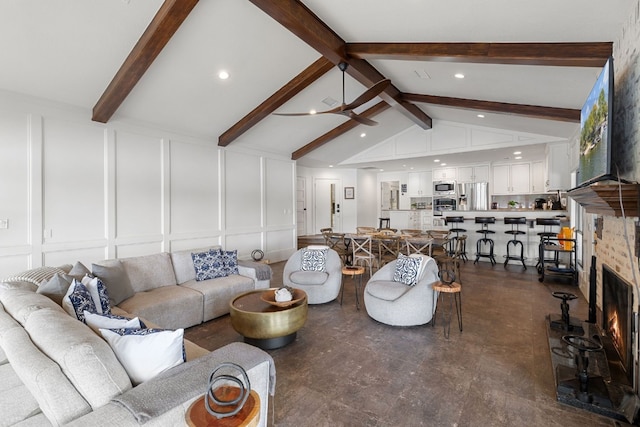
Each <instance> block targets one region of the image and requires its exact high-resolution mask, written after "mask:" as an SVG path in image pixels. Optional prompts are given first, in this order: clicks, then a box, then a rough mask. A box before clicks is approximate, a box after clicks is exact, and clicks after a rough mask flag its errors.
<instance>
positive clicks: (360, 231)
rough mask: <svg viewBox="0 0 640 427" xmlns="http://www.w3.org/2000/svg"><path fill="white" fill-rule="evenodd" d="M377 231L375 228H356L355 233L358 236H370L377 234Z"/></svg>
mask: <svg viewBox="0 0 640 427" xmlns="http://www.w3.org/2000/svg"><path fill="white" fill-rule="evenodd" d="M377 231H378V229H377V228H375V227H364V226H362V227H356V233H358V234H372V233H375V232H377Z"/></svg>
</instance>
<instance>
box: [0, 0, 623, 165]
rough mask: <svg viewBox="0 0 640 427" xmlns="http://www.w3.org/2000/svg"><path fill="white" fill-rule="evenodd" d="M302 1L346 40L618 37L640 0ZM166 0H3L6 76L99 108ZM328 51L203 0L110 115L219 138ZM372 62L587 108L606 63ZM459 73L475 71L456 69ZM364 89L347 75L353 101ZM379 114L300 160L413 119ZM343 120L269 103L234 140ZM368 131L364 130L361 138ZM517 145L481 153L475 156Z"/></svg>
mask: <svg viewBox="0 0 640 427" xmlns="http://www.w3.org/2000/svg"><path fill="white" fill-rule="evenodd" d="M303 2H304V4H305V5H306V6H307V7H308V8H309V9H311V10H312V11H313V12H314V13H315V14H316V15H317V16H318V17H319V18H320V19H321V20H323V21H324V22H325V23H326V24H327V25H328V26H329V27H330V28H332V29H333V30H334V31H335V32H336V33H337V34H338V35H339V36H340V37H341V38H342V39H344V40H345V41H347V42H385V41H386V42H406V41H415V42H487V41H495V42H500V41H502V42H562V41H566V42H584V41H596V42H603V41H604V42H607V41H615V40H617V39H618V37H619V35H620V34H619V33H620V31H621V27H622V24H623V23H624V22H625V21H626V20H627V19H628V15H629V13H630V11H631V7H632V5H633V4H634V2H632V1H630V0H609V1H606V2H604V1H601V0H563V1H557V0H538V1H535V2H521V1H513V0H484V1H482V2H479V1H477V0H475V1H474V0H462V1H458V2H444V1H437V0H395V1H388V0H349V1H345V0H303ZM161 4H162V1H161V0H92V1H86V0H48V1H44V0H2V1H1V2H0V52H2V66H1V67H0V89H2V90H6V91H11V92H18V93H23V94H27V95H32V96H36V97H40V98H45V99H49V100H53V101H57V102H62V103H65V104H71V105H74V106H79V107H82V108H85V109H87V110H90V109H91V108H93V106H94V105H95V103H96V102H97V100H98V99H99V98H100V95H101V94H102V92H103V91H104V90H105V88H106V87H107V85H108V84H109V82H110V81H111V79H112V77H113V76H114V75H115V73H116V71H117V70H118V68H119V67H120V65H121V64H122V62H123V61H124V59H125V58H126V57H127V55H128V54H129V52H130V51H131V49H132V47H133V46H134V45H135V43H136V42H137V40H138V38H139V37H140V35H141V34H142V33H143V32H144V30H145V28H146V27H147V25H148V24H149V22H150V21H151V19H152V18H153V16H154V15H155V13H156V11H157V10H158V8H159V7H160V6H161ZM319 56H320V55H319V54H318V53H317V52H316V51H315V50H314V49H312V48H310V47H309V46H307V45H306V44H305V43H304V42H302V41H301V40H300V39H298V38H297V37H296V36H295V35H293V34H292V33H290V32H289V31H288V30H286V29H285V28H283V27H282V26H281V25H280V24H279V23H277V22H276V21H274V20H273V19H272V18H270V17H269V16H267V15H266V14H265V13H264V12H262V11H261V10H260V9H258V8H257V7H256V6H254V5H253V4H251V3H250V2H249V1H242V0H202V1H200V2H199V3H198V4H197V5H196V7H195V9H194V10H193V11H192V12H191V14H190V15H189V17H188V18H187V19H186V21H185V22H184V23H183V24H182V26H181V27H180V29H179V30H178V31H177V33H176V34H175V35H174V36H173V38H172V39H171V41H170V42H169V43H168V45H167V46H166V47H165V49H164V50H163V51H162V52H161V54H160V55H159V56H158V58H157V59H156V61H155V62H154V63H153V64H152V66H151V67H150V68H149V70H148V71H147V72H146V74H145V75H144V77H143V78H142V79H141V81H140V82H139V83H138V85H137V86H136V87H135V88H134V90H133V91H132V92H131V94H130V95H129V96H128V97H127V99H126V100H125V101H124V103H123V104H122V105H121V106H120V108H119V109H118V111H117V112H116V114H115V115H114V116H113V118H112V119H111V120H128V121H134V122H139V123H149V124H152V125H154V126H156V127H160V128H164V129H167V130H172V131H177V132H181V133H185V134H188V135H194V136H198V137H204V138H206V139H209V140H211V143H212V144H217V141H218V137H219V136H220V135H221V134H222V133H223V132H224V131H226V130H227V129H228V128H229V127H231V126H232V125H233V124H235V123H236V122H237V121H238V120H240V119H241V118H242V117H244V116H245V115H246V114H247V113H249V112H250V111H251V110H252V109H253V108H255V107H256V106H258V105H259V104H260V103H261V102H262V101H264V100H265V99H266V98H268V97H269V96H270V95H272V94H273V93H274V92H275V91H277V90H278V89H279V88H280V87H282V86H283V85H284V84H286V83H287V82H288V81H289V80H291V79H292V78H293V77H295V76H296V75H297V74H299V73H300V72H301V71H302V70H303V69H305V68H306V67H307V66H309V65H310V64H311V63H312V62H313V61H315V60H316V59H318V58H319ZM369 62H370V63H371V64H372V65H373V66H374V67H376V68H377V69H378V70H379V71H380V72H381V73H382V74H383V75H384V76H385V77H387V78H390V79H391V81H392V83H393V84H394V85H395V86H396V87H397V88H398V89H399V90H400V91H402V92H408V93H417V94H427V95H440V96H448V97H456V98H469V99H479V100H487V101H500V102H509V103H520V104H530V105H540V106H549V107H560V108H573V109H580V108H581V107H582V103H583V101H584V99H585V98H586V96H587V94H588V92H589V90H590V88H591V86H592V84H593V83H594V81H595V79H596V77H597V74H598V72H599V69H595V68H571V67H541V66H522V65H486V64H467V63H465V64H461V63H448V62H426V61H392V60H370V61H369ZM221 69H226V70H228V71H229V72H230V74H231V77H230V78H229V79H228V80H226V81H221V80H219V79H218V78H217V77H216V74H217V72H218V71H219V70H221ZM416 70H419V71H420V70H424V71H426V72H427V73H428V74H429V76H430V79H421V78H419V77H418V76H417V75H416V74H415V71H416ZM457 72H462V73H464V74H465V76H466V77H465V78H464V79H462V80H459V79H455V78H453V74H455V73H457ZM341 81H342V80H341V74H340V71H339V70H338V69H337V68H336V69H334V70H332V71H330V72H328V73H327V74H325V75H324V76H323V77H321V78H320V79H318V80H317V81H316V82H315V83H314V84H312V85H311V86H309V87H308V88H307V89H305V90H304V91H302V92H301V93H300V94H299V95H297V96H296V97H294V98H293V99H292V100H290V101H289V102H288V103H286V104H285V105H284V106H283V107H281V108H280V109H279V110H278V111H280V112H302V111H308V110H309V109H311V108H315V109H317V110H323V109H327V108H328V107H327V106H326V105H324V104H323V103H322V100H323V99H325V98H326V97H327V96H329V97H332V98H334V99H336V100H339V101H340V100H341V99H342V91H341V84H342V83H341ZM365 89H366V88H365V87H364V86H362V85H361V84H360V83H358V82H357V81H356V80H354V79H353V78H351V77H349V76H347V78H346V99H347V102H348V101H349V100H352V99H354V98H355V97H356V96H358V95H359V94H360V93H361V92H363V91H364V90H365ZM416 105H418V106H419V108H421V109H422V110H423V111H424V112H426V113H427V114H429V115H430V116H431V117H432V118H434V119H438V120H445V121H450V122H460V123H469V124H472V125H479V126H487V127H494V128H503V129H509V130H513V131H518V132H531V133H536V134H542V135H550V136H554V137H557V138H569V137H571V136H572V135H573V134H574V132H575V131H576V128H577V124H572V123H563V122H555V121H548V120H540V119H528V118H524V117H518V116H512V115H503V114H492V113H485V116H486V117H485V118H484V119H479V118H478V117H476V114H477V113H478V112H476V111H468V110H461V109H454V108H446V107H439V106H433V105H428V104H416ZM359 111H360V110H359ZM375 120H376V121H378V122H379V123H380V125H379V126H376V127H365V126H358V127H357V128H356V129H354V130H351V131H349V132H347V133H345V134H344V135H342V136H341V137H338V138H336V139H335V140H333V141H331V142H330V143H329V144H327V145H325V146H323V147H322V148H320V149H318V150H315V151H313V152H311V153H310V154H308V155H306V156H304V157H303V158H302V159H300V160H298V163H299V164H301V165H307V166H327V165H329V164H338V163H340V161H342V160H344V159H346V158H349V157H351V156H353V155H354V154H356V153H358V152H360V151H362V150H365V149H367V148H369V147H371V146H373V145H375V144H377V143H379V142H381V141H384V140H385V139H387V138H390V137H392V136H393V135H396V134H398V133H399V132H402V131H403V130H405V129H407V128H409V127H411V126H413V125H414V124H413V122H411V121H410V120H409V119H408V118H406V117H405V116H404V115H402V114H401V113H399V112H397V111H395V110H394V109H389V110H387V111H385V112H383V113H381V114H379V115H377V116H376V117H375ZM344 121H345V118H344V117H341V116H336V115H322V116H312V117H278V116H270V117H268V118H266V119H265V120H263V121H262V122H260V123H259V124H258V125H256V126H254V127H253V128H252V129H250V130H249V131H248V132H246V133H245V134H243V135H242V136H241V137H240V138H238V139H237V140H236V141H234V142H232V146H241V147H246V148H252V149H260V150H263V151H269V152H273V153H277V154H282V155H285V156H287V157H290V155H291V153H292V152H293V151H295V150H296V149H299V148H301V147H302V146H304V145H306V144H307V143H309V142H311V141H312V140H314V139H315V138H317V137H319V136H321V135H323V134H324V133H326V132H328V131H329V130H331V129H333V128H334V127H336V126H338V125H340V124H341V123H343V122H344ZM362 131H365V132H366V133H367V136H366V138H360V136H359V135H360V133H361V132H362ZM506 155H508V153H507V152H501V153H493V152H490V153H482V154H480V155H478V154H477V153H476V155H473V156H471V157H470V159H472V160H473V161H480V160H479V159H480V158H481V156H490V157H491V156H492V158H493V159H496V158H497V159H500V158H503V157H504V156H506ZM459 156H462V155H459ZM462 159H465V158H463V157H458V161H462ZM424 161H428V160H424ZM396 163H399V162H396ZM360 166H366V165H360ZM375 166H377V167H384V165H382V164H380V163H378V164H376V165H375ZM390 167H398V168H401V167H402V163H399V164H391V163H389V164H388V168H390ZM388 168H387V169H388Z"/></svg>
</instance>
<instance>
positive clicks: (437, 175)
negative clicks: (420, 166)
mask: <svg viewBox="0 0 640 427" xmlns="http://www.w3.org/2000/svg"><path fill="white" fill-rule="evenodd" d="M456 172H457V171H456V168H438V169H434V170H433V180H434V181H451V180H455V179H456Z"/></svg>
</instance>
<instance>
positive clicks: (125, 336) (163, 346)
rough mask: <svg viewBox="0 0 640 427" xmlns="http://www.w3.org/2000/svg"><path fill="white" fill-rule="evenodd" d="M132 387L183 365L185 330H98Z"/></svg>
mask: <svg viewBox="0 0 640 427" xmlns="http://www.w3.org/2000/svg"><path fill="white" fill-rule="evenodd" d="M100 333H102V336H103V337H104V339H105V340H107V342H108V343H109V345H110V346H111V348H112V349H113V352H114V353H115V354H116V357H117V358H118V360H119V361H120V363H121V364H122V366H123V367H124V369H125V370H126V371H127V374H128V375H129V378H130V379H131V382H132V383H133V384H134V385H137V384H140V383H143V382H145V381H147V380H150V379H151V378H153V377H155V376H156V375H158V374H160V373H161V372H164V371H166V370H167V369H169V368H173V367H174V366H177V365H180V364H181V363H184V351H183V342H184V339H183V338H184V329H177V330H175V331H167V330H161V329H113V330H111V329H100Z"/></svg>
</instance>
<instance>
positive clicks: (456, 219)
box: [444, 216, 468, 262]
mask: <svg viewBox="0 0 640 427" xmlns="http://www.w3.org/2000/svg"><path fill="white" fill-rule="evenodd" d="M444 222H445V224H446V225H449V224H454V226H453V227H451V228H450V229H449V231H450V232H452V233H456V235H455V236H453V237H452V238H451V239H450V240H449V255H453V254H454V253H455V251H456V242H457V240H458V239H459V238H460V233H466V232H467V230H466V229H464V228H459V227H456V226H455V224H464V217H462V216H448V217H446V218H445V219H444ZM463 243H464V244H463V246H462V253H461V254H460V257H461V258H462V261H463V262H466V261H467V259H468V258H467V241H466V240H465V241H464V242H463Z"/></svg>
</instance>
